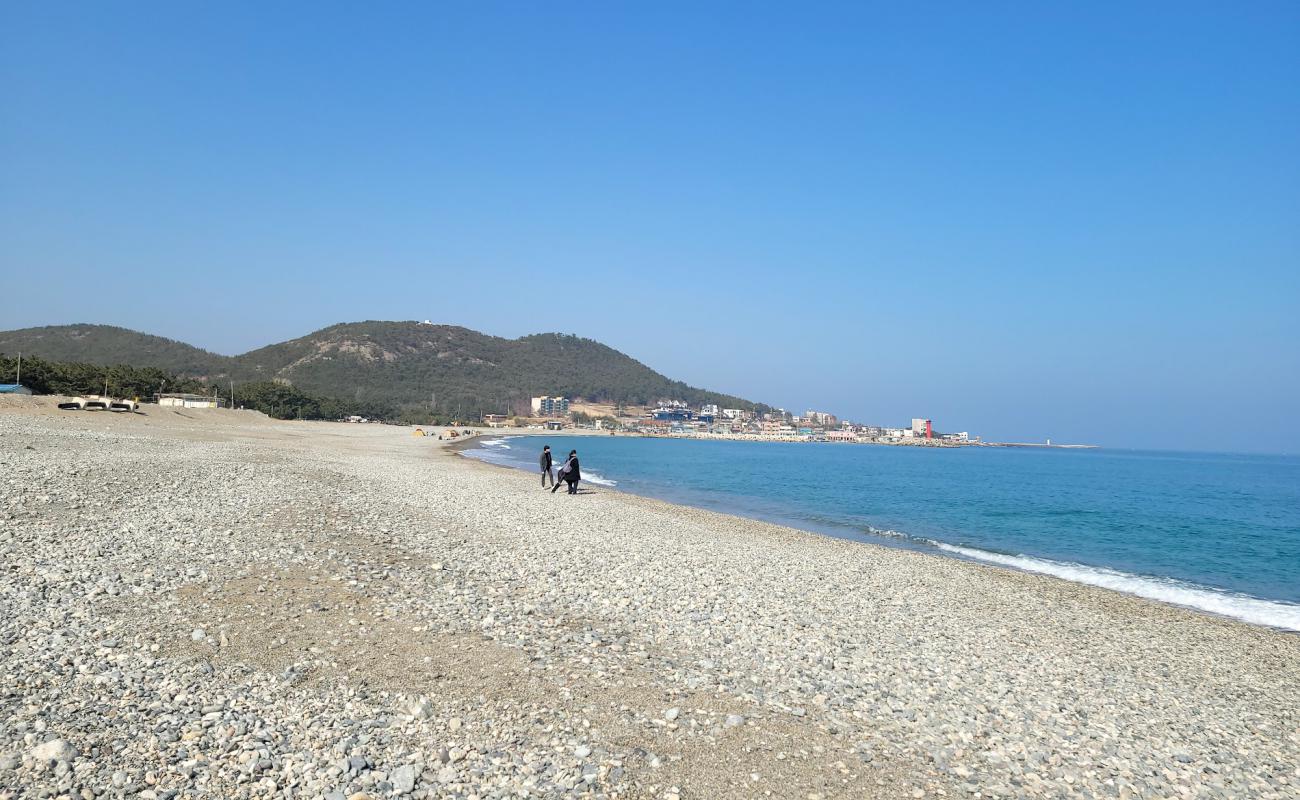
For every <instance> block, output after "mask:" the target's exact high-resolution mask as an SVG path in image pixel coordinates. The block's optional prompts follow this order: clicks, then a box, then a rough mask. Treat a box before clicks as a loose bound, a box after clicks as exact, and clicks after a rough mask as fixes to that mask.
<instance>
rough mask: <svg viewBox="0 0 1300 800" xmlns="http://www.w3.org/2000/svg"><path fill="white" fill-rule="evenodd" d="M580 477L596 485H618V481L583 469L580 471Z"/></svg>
mask: <svg viewBox="0 0 1300 800" xmlns="http://www.w3.org/2000/svg"><path fill="white" fill-rule="evenodd" d="M582 479H583V480H584V481H587V482H588V483H594V484H596V485H597V486H618V481H616V480H612V479H610V478H606V477H605V476H603V475H600V474H598V473H595V472H591V471H590V470H585V469H584V470H583V471H582Z"/></svg>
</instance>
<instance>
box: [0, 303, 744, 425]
mask: <svg viewBox="0 0 1300 800" xmlns="http://www.w3.org/2000/svg"><path fill="white" fill-rule="evenodd" d="M18 351H22V352H23V353H27V354H31V355H36V356H40V357H43V358H48V359H52V360H58V361H80V362H88V363H92V364H131V365H134V366H138V367H159V368H161V369H165V370H168V371H170V372H174V373H177V374H178V375H182V376H187V377H196V378H201V379H204V380H210V381H229V380H234V381H235V382H236V383H238V382H240V381H254V380H257V381H261V380H268V379H278V380H282V381H288V382H290V383H291V384H292V385H294V386H295V387H298V388H300V389H303V390H305V391H309V392H313V393H315V394H319V395H322V396H326V397H336V398H341V399H346V400H365V401H372V400H377V401H384V402H389V403H393V404H396V405H398V406H424V407H428V405H429V403H430V402H431V400H434V399H436V403H437V406H438V407H439V409H445V410H454V409H455V408H458V407H459V408H463V409H464V410H465V411H466V412H467V413H469V412H476V411H479V410H482V411H497V410H501V411H504V410H506V408H507V407H508V408H509V409H510V410H511V411H512V412H517V411H522V410H523V409H524V408H526V403H527V398H528V397H531V396H534V395H540V394H555V395H563V396H566V397H571V398H581V399H585V400H588V401H592V402H609V403H628V404H646V403H653V402H656V401H658V400H664V399H678V400H685V401H687V402H690V403H692V404H698V403H717V404H718V405H722V406H726V407H733V408H754V407H755V406H756V404H755V403H752V402H750V401H747V400H743V399H741V398H738V397H733V396H730V395H725V394H720V393H717V392H710V391H707V390H704V389H697V388H694V387H691V386H687V385H686V384H684V383H682V382H680V381H674V380H671V379H669V378H667V377H665V376H663V375H661V374H659V373H658V372H655V371H654V370H652V369H650V368H649V367H647V366H646V365H644V364H642V363H640V362H639V361H637V360H635V359H633V358H631V357H629V356H627V355H625V354H623V353H620V352H619V351H617V350H614V349H613V348H611V347H607V346H605V345H603V344H601V343H599V342H596V341H593V340H591V339H583V338H580V337H577V336H569V335H565V334H557V333H540V334H534V335H532V336H524V337H521V338H519V339H503V338H501V337H498V336H488V335H486V334H482V333H479V332H477V331H472V330H469V329H468V328H461V327H456V326H451V325H426V324H423V323H416V322H355V323H344V324H339V325H332V326H330V327H328V328H324V329H322V330H319V331H316V332H315V333H312V334H309V335H307V336H303V337H301V338H299V339H292V340H290V341H287V342H281V343H279V344H273V345H270V346H267V347H263V348H261V349H258V350H254V351H252V352H250V353H245V354H243V355H239V356H222V355H218V354H215V353H209V352H207V351H205V350H201V349H199V348H196V347H192V346H190V345H187V344H184V343H182V342H177V341H173V340H171V339H164V338H161V337H158V336H150V335H148V334H144V333H138V332H136V331H131V330H127V329H125V328H116V327H110V326H105V325H61V326H50V327H43V328H26V329H23V330H15V331H5V332H0V353H5V354H8V355H13V354H15V353H16V352H18Z"/></svg>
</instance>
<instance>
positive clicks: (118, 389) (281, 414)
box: [0, 353, 401, 420]
mask: <svg viewBox="0 0 1300 800" xmlns="http://www.w3.org/2000/svg"><path fill="white" fill-rule="evenodd" d="M21 377H22V381H21V382H22V384H23V385H24V386H26V387H27V388H28V389H31V390H32V393H33V394H58V395H84V394H108V395H112V396H114V397H137V398H140V399H141V400H152V399H153V398H154V396H155V395H157V394H160V393H171V392H175V393H184V394H201V395H207V396H213V395H216V394H221V395H222V397H223V399H224V400H226V401H229V400H230V395H229V392H230V386H226V387H221V388H219V387H217V386H215V385H214V384H211V383H209V382H208V381H205V380H203V379H202V378H186V377H181V376H178V375H176V374H174V373H171V372H168V371H166V370H162V369H159V368H157V367H136V366H132V365H130V364H113V365H110V366H100V365H98V364H87V363H84V362H79V361H49V360H46V359H43V358H37V357H32V356H27V357H24V358H23V359H22V376H21ZM18 380H19V363H18V358H17V356H6V355H4V354H2V353H0V383H9V382H18ZM222 388H224V391H222ZM233 388H234V400H235V405H236V406H237V407H241V408H248V409H252V410H254V411H261V412H262V413H263V414H266V415H267V416H268V417H273V418H274V419H342V418H344V417H349V416H353V415H355V416H362V417H367V418H370V419H379V420H394V419H397V418H398V417H399V416H401V415H400V413H399V411H398V410H397V409H396V408H394V407H393V406H392V404H390V403H385V402H382V401H375V400H369V401H362V400H358V401H346V400H339V399H336V398H332V397H320V396H317V395H313V394H308V393H307V392H304V391H301V390H299V389H296V388H294V387H292V386H288V385H286V384H283V383H276V382H274V381H251V382H248V383H238V382H236V383H235V384H234V385H233Z"/></svg>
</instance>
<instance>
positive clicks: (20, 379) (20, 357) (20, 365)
mask: <svg viewBox="0 0 1300 800" xmlns="http://www.w3.org/2000/svg"><path fill="white" fill-rule="evenodd" d="M22 382H23V351H22V350H19V351H18V377H17V378H15V379H14V383H19V384H21V383H22Z"/></svg>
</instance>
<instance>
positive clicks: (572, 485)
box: [551, 450, 582, 494]
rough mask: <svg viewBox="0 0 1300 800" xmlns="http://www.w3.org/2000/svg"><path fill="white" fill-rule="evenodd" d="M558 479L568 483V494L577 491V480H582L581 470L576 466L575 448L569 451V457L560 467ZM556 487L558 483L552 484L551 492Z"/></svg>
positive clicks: (576, 452) (553, 492)
mask: <svg viewBox="0 0 1300 800" xmlns="http://www.w3.org/2000/svg"><path fill="white" fill-rule="evenodd" d="M560 480H562V481H564V482H565V483H567V484H569V494H577V493H578V481H580V480H582V470H581V469H580V468H579V467H578V451H577V450H570V451H569V458H568V459H567V460H566V461H565V462H564V466H562V467H560ZM558 488H560V484H558V483H557V484H555V485H554V486H552V487H551V494H555V490H556V489H558Z"/></svg>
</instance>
